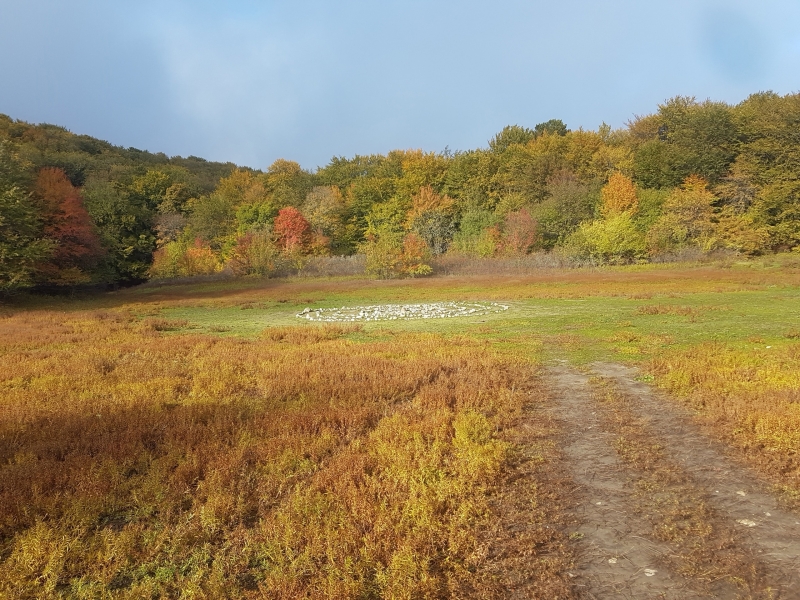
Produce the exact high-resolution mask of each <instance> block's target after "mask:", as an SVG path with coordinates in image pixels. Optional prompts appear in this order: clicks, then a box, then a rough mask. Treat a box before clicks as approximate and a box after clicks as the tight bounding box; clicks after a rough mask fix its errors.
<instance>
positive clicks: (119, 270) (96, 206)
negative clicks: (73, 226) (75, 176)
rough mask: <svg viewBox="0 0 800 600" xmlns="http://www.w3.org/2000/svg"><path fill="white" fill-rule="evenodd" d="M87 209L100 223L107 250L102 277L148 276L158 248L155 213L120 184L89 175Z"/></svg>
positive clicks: (127, 279)
mask: <svg viewBox="0 0 800 600" xmlns="http://www.w3.org/2000/svg"><path fill="white" fill-rule="evenodd" d="M83 198H84V202H85V205H86V209H87V210H88V212H89V215H90V216H91V217H92V221H93V222H94V224H95V225H96V226H97V228H98V231H99V235H100V241H101V244H102V245H103V247H104V248H105V249H106V254H105V256H104V257H103V259H102V260H101V264H100V266H99V277H100V279H102V280H104V281H106V282H117V281H123V282H135V281H141V280H143V279H146V278H147V271H148V269H149V268H150V263H151V262H152V260H153V251H154V250H155V249H156V233H155V231H154V230H153V226H154V221H155V214H154V213H153V211H151V210H150V209H149V208H148V207H147V206H146V205H145V204H144V203H143V202H142V201H141V200H139V201H138V202H137V201H136V200H134V199H132V198H131V197H130V196H128V194H127V193H126V192H125V191H124V188H123V187H121V186H115V185H114V184H113V183H112V182H110V181H104V180H101V179H90V180H89V181H88V182H87V183H86V186H85V187H84V188H83Z"/></svg>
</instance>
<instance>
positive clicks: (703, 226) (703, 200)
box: [647, 175, 720, 254]
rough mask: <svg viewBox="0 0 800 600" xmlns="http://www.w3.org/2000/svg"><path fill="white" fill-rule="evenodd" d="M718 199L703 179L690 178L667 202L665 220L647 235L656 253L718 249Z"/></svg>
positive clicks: (663, 214) (664, 210)
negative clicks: (689, 249)
mask: <svg viewBox="0 0 800 600" xmlns="http://www.w3.org/2000/svg"><path fill="white" fill-rule="evenodd" d="M716 200H717V198H716V196H714V194H713V193H712V192H711V191H710V190H709V189H708V182H707V181H706V180H705V179H703V178H702V177H698V176H696V175H692V176H690V177H687V178H686V180H685V181H684V182H683V185H682V186H681V187H680V188H677V189H675V190H674V191H673V192H672V193H671V194H670V195H669V197H668V198H667V200H666V202H665V203H664V207H663V213H662V215H661V217H659V219H658V220H657V221H656V222H655V223H654V224H653V226H652V227H651V228H650V231H649V232H648V234H647V242H648V246H649V248H650V252H651V253H652V254H663V253H666V252H675V251H679V250H683V249H685V248H697V249H699V250H701V251H709V250H713V249H714V248H716V247H718V245H719V241H720V237H719V231H718V228H717V224H716V214H715V212H716V211H715V209H714V203H715V202H716Z"/></svg>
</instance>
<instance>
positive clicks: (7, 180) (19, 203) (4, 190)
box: [0, 143, 52, 293]
mask: <svg viewBox="0 0 800 600" xmlns="http://www.w3.org/2000/svg"><path fill="white" fill-rule="evenodd" d="M22 180H23V169H22V167H21V165H20V164H19V163H18V161H17V159H16V158H15V157H14V156H13V155H12V154H11V152H10V150H9V148H8V146H7V145H6V144H4V143H0V293H3V292H8V291H11V290H15V289H18V288H23V287H26V286H28V285H30V284H31V283H32V275H33V273H34V270H35V268H36V265H37V264H40V263H41V261H42V260H44V259H45V258H46V257H47V256H48V255H49V254H50V250H51V245H52V242H50V241H48V240H46V239H44V238H43V236H42V223H41V221H40V218H39V214H40V213H39V211H38V210H37V209H36V206H35V205H34V203H33V202H32V200H31V198H30V196H29V195H28V194H26V193H25V192H23V190H22V189H21V188H20V187H19V185H20V183H22Z"/></svg>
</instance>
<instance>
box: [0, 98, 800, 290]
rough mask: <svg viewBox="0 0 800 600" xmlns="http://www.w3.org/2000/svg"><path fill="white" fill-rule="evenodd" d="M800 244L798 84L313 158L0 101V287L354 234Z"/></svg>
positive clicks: (402, 247)
mask: <svg viewBox="0 0 800 600" xmlns="http://www.w3.org/2000/svg"><path fill="white" fill-rule="evenodd" d="M798 248H800V94H792V95H787V96H779V95H776V94H773V93H769V92H767V93H759V94H754V95H752V96H750V97H749V98H748V99H747V100H745V101H743V102H741V103H740V104H737V105H735V106H732V105H728V104H725V103H722V102H711V101H705V102H697V101H695V100H694V99H691V98H684V97H676V98H673V99H672V100H669V101H667V102H666V103H664V104H663V105H661V106H659V107H658V110H657V111H656V112H655V113H654V114H651V115H647V116H643V117H637V118H635V119H633V120H632V121H631V122H630V123H629V124H628V126H627V127H626V128H623V129H620V130H612V129H611V128H610V127H607V126H605V125H603V126H601V127H600V128H598V130H596V131H585V130H574V131H570V130H569V129H568V128H567V126H566V125H565V124H564V123H563V122H561V121H560V120H550V121H547V122H544V123H540V124H538V125H536V126H535V127H533V128H527V127H523V126H518V125H512V126H508V127H506V128H504V129H503V130H502V131H501V132H500V133H498V134H497V135H496V136H495V137H494V138H493V139H491V140H490V141H489V142H488V146H487V147H486V148H480V149H476V150H469V151H464V152H461V151H459V152H455V153H453V152H449V151H445V152H443V153H439V154H437V153H426V152H423V151H420V150H395V151H392V152H389V153H388V154H387V155H370V156H355V157H352V158H345V157H334V158H333V159H331V161H330V162H329V163H328V164H327V165H325V166H324V167H321V168H318V169H317V170H316V171H315V172H310V171H307V170H304V169H302V168H301V167H300V165H298V164H297V163H296V162H292V161H289V160H283V159H281V160H277V161H275V162H274V163H273V164H272V165H270V166H269V168H267V169H266V170H265V171H263V172H262V171H257V170H252V169H244V168H238V167H236V166H235V165H233V164H231V163H226V164H221V163H213V162H207V161H205V160H203V159H200V158H197V157H189V158H181V157H171V158H170V157H167V156H166V155H164V154H152V153H149V152H145V151H140V150H136V149H134V148H128V149H124V148H119V147H115V146H113V145H111V144H109V143H107V142H103V141H100V140H97V139H94V138H91V137H88V136H82V135H74V134H72V133H70V132H68V131H67V130H65V129H63V128H60V127H56V126H53V125H30V124H28V123H24V122H20V121H14V120H12V119H11V118H9V117H6V116H4V115H0V290H10V289H14V288H19V287H25V286H54V285H57V286H71V285H76V284H103V283H106V284H113V283H120V282H135V281H141V280H144V279H146V278H148V277H172V276H183V275H193V274H204V273H212V272H215V271H218V270H221V269H223V268H229V269H232V270H233V271H234V272H235V273H237V274H241V275H246V274H255V275H269V274H270V273H272V272H274V271H275V269H276V268H277V267H278V265H280V264H282V263H286V262H287V261H288V262H289V263H291V264H293V265H297V266H299V265H302V263H303V261H304V260H305V258H306V257H308V256H310V255H326V254H353V253H357V252H360V253H364V254H365V255H366V257H367V269H368V271H369V272H370V273H372V274H374V275H376V276H382V277H391V276H402V275H421V274H425V273H427V272H429V271H430V267H428V264H427V261H428V259H429V258H430V256H432V255H436V254H442V253H446V252H449V253H461V254H467V255H474V256H483V257H486V256H497V255H506V256H507V255H521V254H525V253H528V252H532V251H553V250H556V251H558V252H561V253H563V254H566V255H568V256H573V257H576V258H582V259H593V260H595V261H598V262H611V263H620V262H633V261H643V260H650V259H653V258H654V257H661V256H664V255H680V254H682V253H684V254H685V253H695V254H697V253H701V252H709V251H713V250H719V249H727V250H729V251H734V252H738V253H741V254H746V255H754V254H760V253H765V252H775V251H788V250H793V249H798Z"/></svg>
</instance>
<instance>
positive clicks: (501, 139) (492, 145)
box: [489, 125, 537, 154]
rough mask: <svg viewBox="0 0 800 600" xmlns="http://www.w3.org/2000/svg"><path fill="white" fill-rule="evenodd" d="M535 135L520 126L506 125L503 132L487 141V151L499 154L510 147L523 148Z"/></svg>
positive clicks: (532, 131)
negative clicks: (517, 146)
mask: <svg viewBox="0 0 800 600" xmlns="http://www.w3.org/2000/svg"><path fill="white" fill-rule="evenodd" d="M536 135H537V132H536V131H534V130H533V129H528V128H527V127H522V126H520V125H506V126H505V127H503V130H502V131H501V132H500V133H498V134H497V135H495V136H494V137H493V138H492V139H491V140H489V149H490V150H491V151H492V152H496V153H497V154H501V153H503V152H505V151H506V150H508V148H510V147H511V146H514V145H519V146H524V145H525V144H527V143H528V142H530V141H531V140H533V139H534V138H535V137H536Z"/></svg>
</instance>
